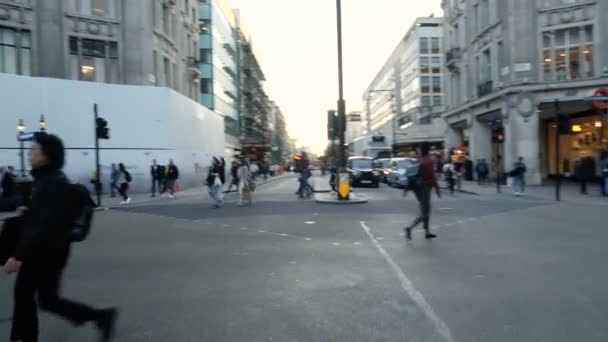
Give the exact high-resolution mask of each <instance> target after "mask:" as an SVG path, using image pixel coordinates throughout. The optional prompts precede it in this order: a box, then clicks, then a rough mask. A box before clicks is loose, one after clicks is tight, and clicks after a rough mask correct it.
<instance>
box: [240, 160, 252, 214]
mask: <svg viewBox="0 0 608 342" xmlns="http://www.w3.org/2000/svg"><path fill="white" fill-rule="evenodd" d="M238 178H239V184H238V190H239V201H238V205H239V207H240V206H242V205H243V202H244V201H247V202H248V204H249V205H251V203H252V202H253V191H254V190H255V189H254V187H253V186H252V185H253V184H255V183H253V179H252V177H251V170H250V168H249V164H248V163H247V161H245V162H243V163H241V166H240V167H239V169H238Z"/></svg>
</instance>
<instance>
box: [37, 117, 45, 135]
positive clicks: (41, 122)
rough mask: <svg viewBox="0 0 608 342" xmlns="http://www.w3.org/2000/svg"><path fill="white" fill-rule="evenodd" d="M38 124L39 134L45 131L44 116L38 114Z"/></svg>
mask: <svg viewBox="0 0 608 342" xmlns="http://www.w3.org/2000/svg"><path fill="white" fill-rule="evenodd" d="M38 124H39V125H40V132H44V131H46V120H44V114H40V120H39V121H38Z"/></svg>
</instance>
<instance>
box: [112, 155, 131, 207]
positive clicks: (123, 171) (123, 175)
mask: <svg viewBox="0 0 608 342" xmlns="http://www.w3.org/2000/svg"><path fill="white" fill-rule="evenodd" d="M131 180H132V179H131V174H130V173H129V171H127V168H126V167H125V165H124V164H123V163H119V164H118V180H117V181H116V183H117V184H118V193H119V194H120V196H122V199H123V201H122V202H120V204H121V205H122V204H129V203H131V197H129V195H128V191H129V183H131Z"/></svg>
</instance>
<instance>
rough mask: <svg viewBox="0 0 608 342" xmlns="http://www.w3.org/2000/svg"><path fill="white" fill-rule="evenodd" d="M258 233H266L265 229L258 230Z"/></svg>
mask: <svg viewBox="0 0 608 342" xmlns="http://www.w3.org/2000/svg"><path fill="white" fill-rule="evenodd" d="M258 233H266V231H265V230H258Z"/></svg>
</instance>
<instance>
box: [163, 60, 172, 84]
mask: <svg viewBox="0 0 608 342" xmlns="http://www.w3.org/2000/svg"><path fill="white" fill-rule="evenodd" d="M163 76H164V79H163V82H164V83H163V84H164V86H165V87H170V86H171V63H170V62H169V58H167V57H164V58H163Z"/></svg>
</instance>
